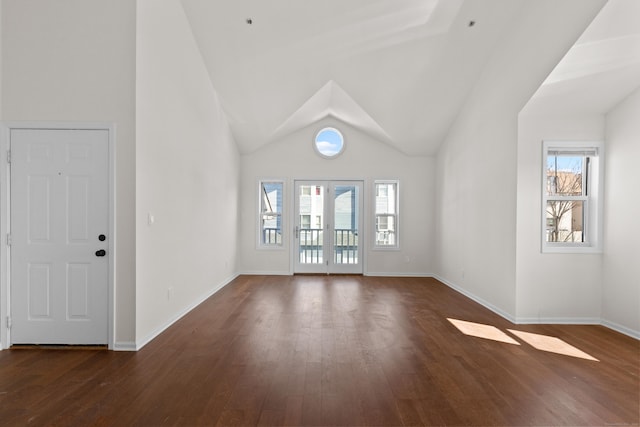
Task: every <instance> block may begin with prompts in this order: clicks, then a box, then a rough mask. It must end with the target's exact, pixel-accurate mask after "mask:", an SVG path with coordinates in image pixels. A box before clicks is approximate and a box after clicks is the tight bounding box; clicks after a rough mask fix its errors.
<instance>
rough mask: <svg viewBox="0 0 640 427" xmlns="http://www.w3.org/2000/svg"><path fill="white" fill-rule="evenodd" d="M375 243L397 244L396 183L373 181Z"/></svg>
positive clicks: (378, 244)
mask: <svg viewBox="0 0 640 427" xmlns="http://www.w3.org/2000/svg"><path fill="white" fill-rule="evenodd" d="M374 209H375V227H376V228H375V245H376V246H397V244H398V241H397V224H396V221H397V218H398V216H397V214H398V212H397V210H398V183H397V182H376V183H375V208H374Z"/></svg>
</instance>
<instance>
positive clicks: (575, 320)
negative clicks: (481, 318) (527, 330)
mask: <svg viewBox="0 0 640 427" xmlns="http://www.w3.org/2000/svg"><path fill="white" fill-rule="evenodd" d="M433 277H434V278H435V279H437V280H439V281H440V282H442V283H444V284H445V285H447V286H448V287H450V288H451V289H453V290H454V291H456V292H459V293H461V294H462V295H464V296H466V297H467V298H470V299H472V300H473V301H475V302H477V303H478V304H480V305H482V306H484V307H486V308H488V309H489V310H491V311H493V312H494V313H496V314H497V315H499V316H501V317H504V318H505V319H507V320H508V321H510V322H511V323H513V324H515V325H524V324H529V325H602V326H604V327H606V328H609V329H612V330H614V331H616V332H620V333H621V334H624V335H628V336H630V337H631V338H635V339H639V340H640V332H638V331H635V330H633V329H631V328H627V327H625V326H622V325H619V324H616V323H614V322H610V321H608V320H605V319H601V318H598V317H544V318H539V317H517V318H514V317H513V316H511V315H510V314H508V313H506V312H505V311H503V310H501V309H499V308H498V307H496V306H494V305H493V304H491V303H488V302H487V301H484V300H483V299H482V298H478V297H477V296H475V295H473V294H472V293H471V292H468V291H467V290H465V289H462V288H461V287H459V286H457V285H455V284H453V283H451V282H449V281H448V280H446V279H444V278H442V277H440V276H438V275H434V276H433Z"/></svg>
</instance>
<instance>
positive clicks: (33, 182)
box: [10, 129, 110, 344]
mask: <svg viewBox="0 0 640 427" xmlns="http://www.w3.org/2000/svg"><path fill="white" fill-rule="evenodd" d="M10 149H11V165H10V167H11V176H10V178H11V184H10V185H11V208H10V222H11V225H10V227H11V229H10V234H11V279H10V281H11V282H10V283H11V289H10V293H11V313H10V316H11V323H12V325H11V343H12V344H107V342H108V293H109V292H108V271H109V270H108V269H109V266H108V259H109V256H110V254H108V253H107V248H108V240H107V239H109V237H110V236H108V225H109V190H108V167H109V160H108V159H109V156H108V151H109V133H108V131H107V130H61V129H12V130H11V134H10ZM101 251H104V252H101Z"/></svg>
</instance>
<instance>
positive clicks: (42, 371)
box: [0, 276, 640, 426]
mask: <svg viewBox="0 0 640 427" xmlns="http://www.w3.org/2000/svg"><path fill="white" fill-rule="evenodd" d="M451 320H458V321H464V322H470V324H471V325H475V328H476V330H478V331H482V330H485V331H486V330H491V331H493V332H495V331H498V332H497V333H498V334H503V335H505V336H507V337H509V338H510V339H511V341H512V342H510V343H506V342H503V341H499V340H496V337H495V336H491V334H488V335H485V336H482V334H476V335H472V334H469V333H465V332H463V331H462V330H461V329H458V327H456V326H455V325H454V323H453V322H452V321H451ZM525 332H526V333H528V334H535V335H533V336H535V337H538V338H539V339H541V340H545V339H548V340H551V341H553V343H554V345H555V346H556V347H553V348H551V349H546V350H544V349H542V350H541V349H539V348H536V347H535V346H534V345H532V344H530V343H529V342H526V341H525V340H524V339H522V338H521V334H522V333H525ZM519 334H520V335H519ZM563 345H564V346H567V348H569V347H568V346H572V347H574V348H577V349H579V350H580V351H582V352H584V353H586V354H588V355H589V356H590V357H592V358H595V359H597V361H594V360H588V359H584V358H580V357H574V356H570V355H567V354H566V353H563V352H562V346H563ZM558 346H560V349H559V348H558ZM639 378H640V342H639V341H638V340H634V339H632V338H630V337H627V336H624V335H622V334H619V333H617V332H614V331H611V330H609V329H607V328H604V327H601V326H582V325H579V326H575V325H573V326H571V325H513V324H511V323H510V322H508V321H507V320H505V319H503V318H501V317H499V316H497V315H495V314H494V313H492V312H491V311H489V310H486V309H485V308H483V307H481V306H479V305H478V304H476V303H474V302H473V301H470V300H469V299H467V298H466V297H464V296H463V295H461V294H459V293H457V292H455V291H453V290H451V289H450V288H448V287H447V286H445V285H443V284H442V283H440V282H438V281H437V280H435V279H430V278H391V277H360V276H289V277H287V276H284V277H283V276H240V277H238V278H237V279H236V280H234V281H233V282H232V283H230V284H229V285H228V286H226V287H225V288H223V289H222V290H220V291H219V292H218V293H217V294H216V295H214V296H213V297H211V298H209V299H208V300H206V301H205V302H204V303H203V304H201V305H200V306H198V307H197V308H196V309H194V310H193V311H192V312H190V313H189V314H187V315H186V316H184V317H183V318H181V319H180V320H179V321H178V322H176V323H175V324H174V325H173V326H172V327H170V328H168V329H167V330H166V331H165V332H164V333H163V334H161V335H160V336H159V337H157V338H156V339H155V340H153V341H152V342H150V343H149V344H148V345H146V346H145V347H144V348H143V349H142V350H140V351H139V352H136V353H120V352H109V351H95V350H78V349H75V350H64V349H63V350H50V349H38V350H7V351H2V352H0V424H1V425H3V426H4V425H7V426H23V425H35V426H45V425H59V426H74V425H94V426H122V425H139V426H156V425H160V426H162V425H167V426H170V425H176V426H192V425H193V426H198V425H207V426H213V425H220V426H229V425H241V426H247V425H287V426H305V425H308V426H324V425H342V426H347V425H348V426H369V425H378V426H400V425H407V426H413V425H458V426H459V425H469V426H489V425H496V426H497V425H500V426H513V425H518V426H539V425H554V426H556V425H557V426H562V425H566V426H570V425H571V426H575V425H578V426H604V425H639V424H640V382H639V381H640V379H639Z"/></svg>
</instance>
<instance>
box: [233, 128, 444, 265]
mask: <svg viewBox="0 0 640 427" xmlns="http://www.w3.org/2000/svg"><path fill="white" fill-rule="evenodd" d="M324 126H334V127H337V128H338V129H340V130H341V132H342V133H343V135H344V138H345V141H346V148H345V152H344V153H343V154H341V155H340V156H339V157H337V158H335V159H331V160H327V159H323V158H321V157H320V156H318V155H317V154H316V153H315V151H314V148H313V146H312V141H313V138H314V137H315V134H316V133H317V132H318V130H320V129H321V128H322V127H324ZM241 170H242V180H241V210H240V212H241V222H240V234H239V241H240V247H239V249H240V252H239V260H240V265H239V271H241V272H244V273H271V274H289V273H291V271H292V266H291V252H290V244H291V230H292V228H293V222H292V220H291V215H292V212H293V191H294V190H293V180H294V179H345V180H349V179H352V180H364V181H365V183H364V184H365V188H364V204H365V206H364V208H365V209H364V215H365V220H364V226H365V227H366V232H365V234H364V236H363V238H364V245H365V246H364V247H365V253H364V257H365V264H364V265H365V267H366V270H365V274H384V275H423V276H424V275H430V274H431V273H432V260H433V256H434V253H433V233H434V230H433V226H434V222H433V197H434V191H435V190H434V159H433V158H431V157H415V156H406V155H404V154H402V153H400V152H399V151H397V150H396V149H394V148H391V147H389V146H388V145H386V144H383V143H381V142H378V141H377V140H374V139H372V138H371V137H369V136H368V135H366V134H364V133H362V132H360V131H358V130H356V129H354V128H353V127H351V126H349V125H347V124H344V123H342V122H339V121H337V120H335V119H331V118H327V119H324V120H321V121H320V122H318V123H316V124H314V125H312V126H308V127H306V128H304V129H302V130H300V131H298V132H296V133H294V134H292V135H289V136H287V137H285V138H284V139H282V140H281V141H277V142H273V143H271V144H269V145H267V146H265V147H263V148H262V149H260V150H258V151H256V152H253V153H250V154H246V155H243V156H242V165H241ZM262 178H270V179H275V178H280V179H284V180H286V182H287V187H286V189H285V192H286V193H285V201H284V204H285V209H286V212H285V214H286V218H285V221H286V222H285V224H284V230H285V244H284V248H283V249H282V250H257V249H256V244H257V227H258V223H257V212H258V180H259V179H262ZM375 179H399V180H400V210H401V214H400V218H401V219H400V221H401V222H400V224H399V230H400V250H395V251H393V250H392V251H372V250H371V247H372V245H373V243H372V234H373V223H372V203H373V201H372V198H371V194H372V191H373V180H375Z"/></svg>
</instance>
